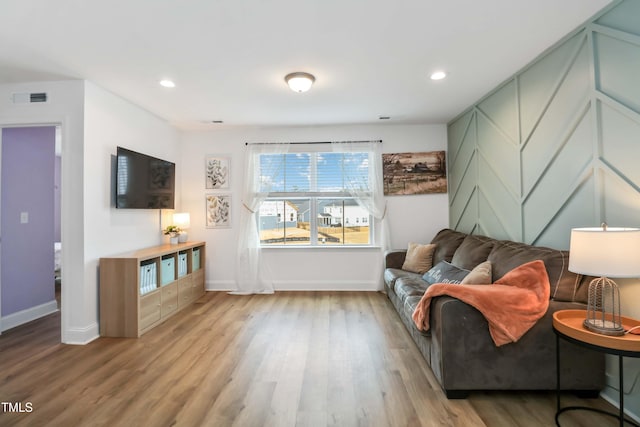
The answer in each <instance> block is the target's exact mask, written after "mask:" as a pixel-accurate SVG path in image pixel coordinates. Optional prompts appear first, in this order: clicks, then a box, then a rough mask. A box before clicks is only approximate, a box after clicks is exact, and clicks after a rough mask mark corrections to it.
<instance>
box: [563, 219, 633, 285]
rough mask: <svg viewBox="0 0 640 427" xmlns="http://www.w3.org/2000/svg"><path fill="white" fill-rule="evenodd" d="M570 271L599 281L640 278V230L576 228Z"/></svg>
mask: <svg viewBox="0 0 640 427" xmlns="http://www.w3.org/2000/svg"><path fill="white" fill-rule="evenodd" d="M569 271H573V272H574V273H578V274H585V275H589V276H598V277H640V229H638V228H620V227H607V228H606V230H605V229H603V228H599V227H594V228H574V229H573V230H571V243H570V248H569Z"/></svg>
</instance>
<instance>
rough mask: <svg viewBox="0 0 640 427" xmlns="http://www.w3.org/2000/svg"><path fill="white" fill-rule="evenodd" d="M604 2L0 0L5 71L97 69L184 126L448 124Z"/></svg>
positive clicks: (12, 75)
mask: <svg viewBox="0 0 640 427" xmlns="http://www.w3.org/2000/svg"><path fill="white" fill-rule="evenodd" d="M608 3H610V0H440V1H435V0H298V1H293V0H110V1H88V0H1V1H0V83H12V82H29V81H41V80H62V79H86V80H90V81H92V82H94V83H96V84H98V85H99V86H101V87H103V88H105V89H107V90H110V91H111V92H113V93H116V94H118V95H120V96H122V97H123V98H126V99H128V100H130V101H131V102H133V103H135V104H138V105H140V106H142V107H144V108H145V109H147V110H149V111H151V112H153V113H155V114H156V115H158V116H160V117H162V118H164V119H166V120H168V121H169V122H171V123H173V124H175V125H176V126H178V127H180V128H183V129H194V128H202V127H205V128H216V127H220V126H225V127H226V126H234V125H261V126H268V125H325V124H333V125H335V124H364V123H380V122H382V121H381V120H379V119H378V117H379V116H381V115H383V116H390V117H391V119H390V120H388V121H384V122H385V123H445V122H447V121H448V120H450V119H452V118H453V117H455V116H456V115H458V114H459V113H461V112H462V111H463V110H464V109H465V108H466V107H468V106H469V105H471V104H472V103H474V102H475V101H477V100H478V99H479V98H481V97H482V96H483V95H485V94H486V93H487V92H489V91H490V90H491V89H493V88H494V87H495V86H497V85H498V84H500V83H501V82H503V81H504V80H505V79H507V78H508V77H510V76H511V75H513V74H514V73H515V72H517V71H518V70H519V69H521V68H522V67H524V66H525V65H526V64H527V63H528V62H530V61H531V60H532V59H533V58H535V57H536V56H537V55H539V54H540V53H542V52H543V51H544V50H545V49H547V48H548V47H550V46H551V45H552V44H554V43H555V42H556V41H558V40H559V39H561V38H562V37H564V36H565V35H567V34H568V33H570V32H571V31H573V30H574V29H575V28H577V27H578V26H579V25H581V24H583V23H584V22H585V21H586V20H587V19H589V18H590V17H591V16H593V15H594V14H595V13H597V12H598V11H599V10H600V9H601V8H602V7H604V6H605V5H607V4H608ZM437 69H444V70H446V71H447V72H448V73H449V76H448V78H447V79H445V80H443V81H438V82H435V81H431V80H430V79H429V74H430V73H431V72H432V71H434V70H437ZM293 71H306V72H309V73H312V74H314V75H315V76H316V83H315V85H314V86H313V88H312V89H311V90H310V91H309V92H307V93H303V94H298V93H294V92H292V91H291V90H289V89H288V88H287V86H286V85H285V83H284V76H285V75H286V74H287V73H290V72H293ZM163 78H170V79H172V80H174V81H175V83H176V85H177V87H176V88H174V89H166V88H163V87H160V86H159V85H158V81H159V80H160V79H163ZM211 120H223V121H224V124H222V125H213V124H211V123H209V122H210V121H211Z"/></svg>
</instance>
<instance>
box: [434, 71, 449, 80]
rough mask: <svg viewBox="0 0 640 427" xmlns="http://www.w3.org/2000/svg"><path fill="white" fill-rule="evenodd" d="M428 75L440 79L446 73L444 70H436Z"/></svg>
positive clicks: (445, 75)
mask: <svg viewBox="0 0 640 427" xmlns="http://www.w3.org/2000/svg"><path fill="white" fill-rule="evenodd" d="M430 77H431V80H442V79H444V78H445V77H447V73H445V72H444V71H436V72H434V73H432V74H431V76H430Z"/></svg>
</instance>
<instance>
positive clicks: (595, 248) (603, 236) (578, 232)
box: [569, 223, 640, 335]
mask: <svg viewBox="0 0 640 427" xmlns="http://www.w3.org/2000/svg"><path fill="white" fill-rule="evenodd" d="M569 271H572V272H574V273H578V274H584V275H589V276H596V277H597V278H596V279H593V280H592V281H591V283H590V284H589V300H588V306H587V318H586V319H585V321H584V326H585V328H587V329H588V330H590V331H592V332H596V333H599V334H604V335H624V329H623V328H622V322H621V317H620V290H619V289H618V285H617V284H616V283H615V282H614V281H613V280H611V279H609V277H617V278H623V277H640V229H638V228H620V227H607V225H606V224H604V223H603V224H602V227H601V228H598V227H594V228H574V229H572V230H571V243H570V248H569Z"/></svg>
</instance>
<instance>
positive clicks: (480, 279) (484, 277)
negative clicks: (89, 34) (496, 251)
mask: <svg viewBox="0 0 640 427" xmlns="http://www.w3.org/2000/svg"><path fill="white" fill-rule="evenodd" d="M491 271H492V268H491V261H485V262H483V263H480V264H478V265H476V266H475V267H474V268H473V270H471V272H470V273H469V274H467V276H466V277H465V278H464V279H462V284H463V285H488V284H491V283H493V281H492V280H491V278H492V275H491Z"/></svg>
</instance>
